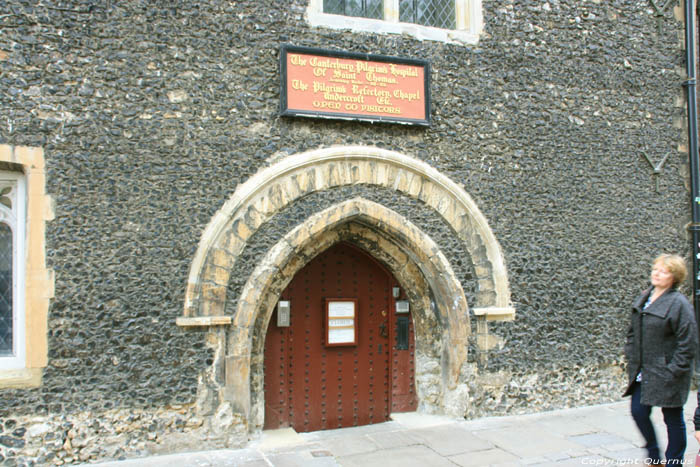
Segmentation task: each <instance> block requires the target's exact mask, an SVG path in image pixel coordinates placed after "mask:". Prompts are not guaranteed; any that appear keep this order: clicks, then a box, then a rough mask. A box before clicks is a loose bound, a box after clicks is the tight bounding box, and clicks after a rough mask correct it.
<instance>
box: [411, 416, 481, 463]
mask: <svg viewBox="0 0 700 467" xmlns="http://www.w3.org/2000/svg"><path fill="white" fill-rule="evenodd" d="M407 433H408V434H410V435H411V436H413V437H415V438H417V439H419V440H421V441H422V443H423V444H425V445H426V446H428V447H429V448H431V449H433V450H434V451H435V452H437V453H438V454H440V455H442V456H453V455H455V454H462V453H465V452H473V451H483V450H486V449H491V448H493V447H494V446H493V444H491V442H489V441H488V440H485V439H484V438H482V437H481V436H478V435H476V434H473V433H471V432H469V431H467V430H465V429H463V425H461V424H458V423H452V424H450V425H439V426H435V427H432V428H420V429H415V430H409V431H408V432H407ZM477 433H481V432H477Z"/></svg>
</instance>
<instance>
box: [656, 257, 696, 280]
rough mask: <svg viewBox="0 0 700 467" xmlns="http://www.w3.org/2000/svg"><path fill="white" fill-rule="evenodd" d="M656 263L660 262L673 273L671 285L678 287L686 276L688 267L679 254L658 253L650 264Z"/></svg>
mask: <svg viewBox="0 0 700 467" xmlns="http://www.w3.org/2000/svg"><path fill="white" fill-rule="evenodd" d="M657 263H661V264H662V265H663V267H665V268H666V269H668V272H670V273H671V274H672V275H673V287H678V285H680V283H681V282H683V281H684V280H685V278H686V277H688V267H687V266H686V264H685V260H684V259H683V258H682V257H681V256H679V255H669V254H663V255H659V256H658V257H657V258H656V259H655V260H654V262H653V263H651V264H652V266H655V265H656V264H657Z"/></svg>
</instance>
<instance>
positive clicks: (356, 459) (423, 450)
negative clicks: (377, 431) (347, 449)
mask: <svg viewBox="0 0 700 467" xmlns="http://www.w3.org/2000/svg"><path fill="white" fill-rule="evenodd" d="M338 463H339V464H340V465H341V466H343V467H427V466H430V467H454V466H455V464H454V463H452V462H451V461H450V460H448V459H446V458H445V457H443V456H441V455H440V454H438V453H436V452H435V451H433V450H432V449H430V448H428V447H426V446H408V447H403V448H394V449H385V450H383V451H381V455H380V456H376V455H372V454H371V453H369V454H358V455H355V456H348V457H340V458H338Z"/></svg>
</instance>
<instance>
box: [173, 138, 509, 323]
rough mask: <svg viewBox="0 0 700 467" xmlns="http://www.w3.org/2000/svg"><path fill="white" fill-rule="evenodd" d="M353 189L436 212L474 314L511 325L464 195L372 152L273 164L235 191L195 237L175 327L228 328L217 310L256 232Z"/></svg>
mask: <svg viewBox="0 0 700 467" xmlns="http://www.w3.org/2000/svg"><path fill="white" fill-rule="evenodd" d="M355 184H368V185H375V186H381V187H385V188H389V189H393V190H396V191H399V192H401V193H404V194H406V195H407V196H410V197H412V198H415V199H419V200H421V201H423V202H424V203H426V204H427V205H429V206H430V207H432V208H433V209H435V210H436V211H437V212H439V213H440V214H441V215H442V216H443V218H444V219H445V220H446V221H447V222H448V223H449V224H450V225H451V227H452V228H453V229H454V231H455V232H456V233H457V235H458V236H459V238H460V239H461V240H462V242H463V243H464V245H465V249H466V250H467V251H468V252H469V254H470V255H471V257H472V261H473V264H474V270H475V273H476V276H477V279H478V282H479V290H478V292H477V296H476V304H475V305H476V306H475V307H474V308H473V313H474V314H475V315H477V316H485V317H486V318H487V319H496V320H511V319H513V318H514V316H515V309H514V308H513V307H512V305H511V302H510V289H509V285H508V277H507V273H506V267H505V261H504V258H503V254H502V252H501V248H500V245H499V244H498V242H497V240H496V238H495V236H494V235H493V232H492V231H491V229H490V227H489V225H488V222H487V221H486V218H485V217H484V215H483V214H482V213H481V211H480V210H479V209H478V207H477V205H476V203H474V201H473V200H472V199H471V197H470V196H469V195H468V194H467V193H466V191H464V189H462V188H461V187H460V186H459V185H457V184H456V183H455V182H453V181H452V180H450V179H449V178H448V177H447V176H445V175H443V174H442V173H440V172H439V171H437V170H436V169H435V168H433V167H431V166H430V165H428V164H426V163H425V162H423V161H420V160H418V159H414V158H412V157H409V156H406V155H404V154H400V153H398V152H394V151H388V150H385V149H380V148H376V147H371V146H336V147H330V148H324V149H317V150H313V151H309V152H305V153H300V154H295V155H292V156H289V157H284V158H282V159H280V160H277V161H275V162H273V163H272V164H271V165H270V166H268V167H265V168H263V169H261V170H260V171H258V172H257V173H256V174H255V175H253V176H252V177H251V178H250V179H248V180H247V181H246V182H245V183H243V184H241V185H240V186H239V187H238V188H237V189H236V191H235V192H234V194H233V195H232V196H231V198H229V199H228V201H226V203H225V204H224V205H223V206H222V208H221V209H220V210H219V211H218V212H217V213H216V214H215V215H214V216H213V218H212V220H211V221H210V222H209V224H208V225H207V227H206V229H205V230H204V232H203V234H202V238H201V239H200V242H199V246H198V248H197V252H196V253H195V257H194V259H193V261H192V265H191V267H190V274H189V277H188V283H187V290H186V293H185V303H184V313H183V316H182V317H180V318H178V319H177V324H178V325H181V326H198V325H199V326H202V325H204V326H208V325H214V324H218V323H221V324H228V323H227V322H226V319H225V316H224V306H225V303H226V289H227V285H228V282H229V278H230V274H231V271H232V270H233V267H234V264H235V262H236V258H237V257H238V255H239V254H240V253H241V252H242V251H243V248H244V247H245V245H246V242H247V241H248V239H249V238H250V237H251V235H253V233H254V232H255V231H256V230H257V229H258V228H259V227H260V225H262V224H263V223H264V222H265V221H267V220H269V219H271V218H272V217H273V216H274V215H275V214H276V213H277V212H279V211H280V210H281V209H282V208H284V207H285V206H286V205H288V204H289V203H291V202H293V201H294V200H296V199H298V198H300V197H302V196H304V195H307V194H309V193H313V192H316V191H322V190H326V189H329V188H333V187H339V186H346V185H355ZM199 318H205V319H199Z"/></svg>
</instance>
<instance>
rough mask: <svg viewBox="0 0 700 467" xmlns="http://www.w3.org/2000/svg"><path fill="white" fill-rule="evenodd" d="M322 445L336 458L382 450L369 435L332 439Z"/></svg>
mask: <svg viewBox="0 0 700 467" xmlns="http://www.w3.org/2000/svg"><path fill="white" fill-rule="evenodd" d="M320 444H321V445H322V446H324V448H325V449H327V450H328V451H330V452H331V453H332V454H333V455H334V456H336V457H345V456H351V455H353V454H362V453H368V452H374V451H377V450H378V449H379V448H380V446H379V445H378V444H377V443H375V442H374V441H373V440H372V438H370V437H369V435H359V436H345V437H342V438H330V439H326V440H322V441H320Z"/></svg>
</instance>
